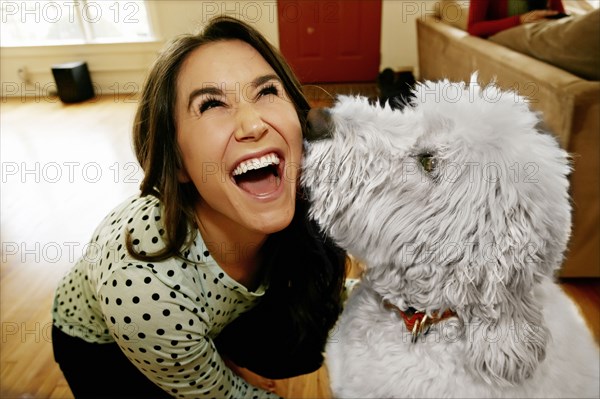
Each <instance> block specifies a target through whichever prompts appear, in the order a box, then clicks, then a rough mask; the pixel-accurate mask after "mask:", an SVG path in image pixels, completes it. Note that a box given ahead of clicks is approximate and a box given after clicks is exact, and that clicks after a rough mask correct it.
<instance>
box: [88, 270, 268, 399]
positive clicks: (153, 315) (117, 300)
mask: <svg viewBox="0 0 600 399" xmlns="http://www.w3.org/2000/svg"><path fill="white" fill-rule="evenodd" d="M159 266H162V265H158V264H157V265H156V267H159ZM183 291H184V290H181V287H175V286H174V287H170V286H169V285H168V284H167V283H166V282H163V281H161V278H160V276H158V275H157V274H156V273H154V272H153V270H152V269H151V268H150V267H148V266H147V265H144V264H141V265H131V266H127V267H124V268H120V269H118V270H115V271H114V272H113V274H112V275H111V276H110V277H109V279H108V280H107V282H106V284H105V285H103V286H102V288H101V289H100V290H99V295H100V297H101V303H102V310H103V313H104V315H105V319H106V323H107V325H108V329H109V331H110V332H111V334H112V336H113V337H114V339H115V341H116V342H117V343H118V345H119V347H120V348H121V350H122V351H123V353H124V354H125V355H126V356H127V357H128V358H129V360H130V361H131V362H132V363H133V364H134V365H135V366H136V367H137V368H138V369H139V370H140V371H141V372H142V373H143V374H144V375H145V376H146V377H148V378H149V379H150V380H151V381H152V382H154V383H155V384H156V385H158V386H159V387H161V388H162V389H163V390H165V391H166V392H168V393H169V394H171V395H173V396H174V397H235V398H252V397H259V398H276V397H277V396H276V395H274V394H272V393H270V392H267V391H264V390H262V389H259V388H256V387H254V386H252V385H250V384H248V383H247V382H246V381H244V380H243V379H242V378H240V377H239V376H238V375H236V374H235V373H234V372H233V371H232V370H231V369H230V368H229V367H227V366H226V364H225V362H224V361H223V359H222V358H221V356H220V355H219V353H218V352H217V351H216V349H215V346H214V343H213V341H212V339H210V337H209V336H208V334H209V327H208V326H210V325H211V320H210V316H209V312H208V309H206V308H205V306H203V305H204V304H203V303H202V302H201V301H197V300H196V299H194V298H190V297H189V295H185V294H184V292H183Z"/></svg>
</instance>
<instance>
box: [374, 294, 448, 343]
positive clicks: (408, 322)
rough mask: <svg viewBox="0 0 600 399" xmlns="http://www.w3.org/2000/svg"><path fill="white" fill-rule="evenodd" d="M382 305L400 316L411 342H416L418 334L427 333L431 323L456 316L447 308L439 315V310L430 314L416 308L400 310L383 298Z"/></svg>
mask: <svg viewBox="0 0 600 399" xmlns="http://www.w3.org/2000/svg"><path fill="white" fill-rule="evenodd" d="M383 307H384V308H386V309H388V310H393V311H394V312H396V313H398V314H399V315H400V316H401V317H402V320H404V325H405V326H406V329H407V330H408V331H410V332H411V333H412V342H413V343H414V342H417V338H418V337H419V335H421V334H423V335H425V334H427V333H428V332H429V328H430V327H431V325H432V324H435V323H438V322H440V321H442V320H444V319H447V318H449V317H454V316H456V312H453V311H452V310H449V309H448V310H445V311H444V312H443V313H442V314H441V315H440V314H439V312H433V313H432V314H431V315H428V314H426V313H425V312H421V311H418V310H416V309H415V308H408V309H406V310H402V309H400V308H399V307H398V306H396V305H393V304H391V303H389V302H388V301H385V300H384V301H383Z"/></svg>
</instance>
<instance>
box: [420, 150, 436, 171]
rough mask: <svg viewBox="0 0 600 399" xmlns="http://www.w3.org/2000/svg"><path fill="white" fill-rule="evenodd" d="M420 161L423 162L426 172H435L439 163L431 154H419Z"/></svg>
mask: <svg viewBox="0 0 600 399" xmlns="http://www.w3.org/2000/svg"><path fill="white" fill-rule="evenodd" d="M419 162H420V163H421V166H423V169H425V172H427V173H431V172H433V171H434V170H435V168H436V167H437V164H438V161H437V159H436V158H435V157H434V156H433V155H431V154H422V155H419Z"/></svg>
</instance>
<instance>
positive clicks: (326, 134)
mask: <svg viewBox="0 0 600 399" xmlns="http://www.w3.org/2000/svg"><path fill="white" fill-rule="evenodd" d="M307 122H308V129H307V130H306V137H305V138H306V139H307V140H308V141H317V140H325V139H330V138H331V137H332V135H333V128H334V125H333V121H332V120H331V112H329V110H328V109H327V108H313V109H311V110H310V111H308V117H307Z"/></svg>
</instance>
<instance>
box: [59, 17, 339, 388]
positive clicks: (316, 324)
mask: <svg viewBox="0 0 600 399" xmlns="http://www.w3.org/2000/svg"><path fill="white" fill-rule="evenodd" d="M308 109H309V105H308V103H307V101H306V99H305V98H304V96H303V94H302V92H301V90H300V86H299V83H298V81H297V79H296V78H295V77H294V75H293V73H292V72H291V69H290V68H289V66H288V65H287V63H286V62H285V61H284V60H283V58H282V57H281V56H280V55H279V54H278V53H277V51H276V50H274V49H273V48H272V47H271V45H270V44H268V42H267V41H266V40H265V39H264V37H262V36H261V35H260V34H259V33H258V32H257V31H256V30H254V29H253V28H251V27H249V26H248V25H246V24H244V23H242V22H240V21H237V20H235V19H232V18H227V17H219V18H216V19H214V20H212V21H211V22H210V23H209V24H208V25H207V26H206V27H205V29H204V30H203V32H201V33H200V34H198V35H186V36H182V37H179V38H177V39H176V40H174V41H173V42H172V43H171V44H170V45H169V46H168V47H167V48H166V50H165V51H163V52H162V53H161V55H160V56H159V58H158V59H157V61H156V62H155V64H154V66H153V67H152V69H151V72H150V74H149V77H148V80H147V82H146V84H145V87H144V90H143V92H142V97H141V101H140V104H139V108H138V111H137V114H136V120H135V127H134V132H133V138H134V144H135V151H136V155H137V158H138V161H139V163H140V164H141V166H142V168H143V169H144V180H143V182H142V184H141V193H140V195H138V196H135V197H134V198H130V199H128V200H127V201H126V202H124V203H122V204H121V205H119V206H117V207H116V208H115V209H114V210H113V212H111V213H110V214H109V215H108V216H107V217H106V218H105V219H104V221H102V223H101V224H100V226H99V227H98V228H97V229H96V231H95V232H94V235H93V237H92V241H91V243H90V245H89V246H88V247H89V248H93V249H95V251H94V253H93V254H91V253H88V254H86V255H84V256H83V257H82V258H81V259H80V260H79V261H78V262H77V263H76V264H75V265H74V267H73V269H72V270H71V271H70V272H69V273H68V274H67V275H66V276H65V277H64V278H63V279H62V280H61V282H60V283H59V286H58V288H57V290H56V295H55V302H54V307H53V346H54V354H55V359H56V361H57V363H58V364H59V365H60V367H61V369H62V371H63V374H64V375H65V378H66V379H67V381H68V383H69V386H70V387H71V390H72V391H73V394H74V395H75V397H76V398H85V397H115V396H116V397H120V396H123V397H135V396H139V397H145V398H150V397H152V398H158V397H169V396H173V397H183V398H188V397H189V398H192V397H234V398H242V397H249V398H251V397H271V396H274V393H272V392H269V391H272V390H273V389H272V387H273V384H272V381H271V379H276V378H286V377H291V376H295V375H300V374H304V373H308V372H312V371H314V370H316V369H318V368H319V367H320V366H321V364H322V361H323V358H322V351H323V348H324V345H325V341H326V339H327V334H328V332H329V330H330V329H331V327H332V326H333V324H334V323H335V321H336V318H337V316H338V314H339V311H340V307H341V302H340V294H341V290H342V285H343V280H344V254H343V253H342V252H341V251H340V250H339V249H338V248H337V247H335V246H334V245H333V244H332V243H331V242H330V241H329V240H327V239H326V238H325V237H322V236H321V235H320V234H319V232H318V229H317V228H316V227H315V226H314V225H313V224H312V223H311V222H309V221H308V219H307V217H306V211H307V207H306V204H305V202H304V200H303V197H302V195H301V193H299V191H298V190H299V189H298V175H299V165H300V162H301V157H302V142H303V138H302V137H303V129H304V126H305V120H306V114H307V112H308ZM248 370H249V371H248ZM252 384H254V385H252Z"/></svg>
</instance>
